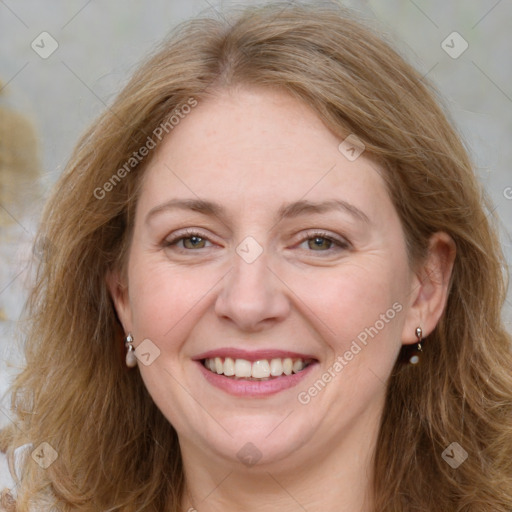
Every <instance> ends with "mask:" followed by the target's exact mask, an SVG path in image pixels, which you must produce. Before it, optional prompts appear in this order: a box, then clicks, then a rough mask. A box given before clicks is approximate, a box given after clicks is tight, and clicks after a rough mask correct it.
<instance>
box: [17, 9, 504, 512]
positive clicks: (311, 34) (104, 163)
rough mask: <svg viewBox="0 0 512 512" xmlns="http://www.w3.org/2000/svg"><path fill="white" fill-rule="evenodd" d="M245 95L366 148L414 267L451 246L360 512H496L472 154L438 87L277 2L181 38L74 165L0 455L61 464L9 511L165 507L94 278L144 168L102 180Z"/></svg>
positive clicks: (494, 319) (494, 269) (143, 398)
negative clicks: (368, 506)
mask: <svg viewBox="0 0 512 512" xmlns="http://www.w3.org/2000/svg"><path fill="white" fill-rule="evenodd" d="M244 84H246V85H258V86H263V87H279V88H281V89H283V90H285V91H287V92H288V93H289V94H291V95H293V96H294V97H296V98H299V99H300V100H302V101H303V102H305V103H306V104H308V105H309V106H311V107H312V108H313V109H315V111H316V112H317V113H318V116H319V117H320V118H321V119H322V120H323V121H324V123H325V124H326V125H327V126H328V127H329V128H330V129H331V130H332V131H333V132H334V133H336V134H338V135H339V136H340V142H341V140H343V138H344V137H346V136H347V135H348V134H349V133H353V134H355V135H357V137H359V138H360V139H361V140H362V141H363V142H364V143H365V145H366V151H367V154H368V155H370V156H371V157H372V158H374V159H375V160H376V161H377V162H379V164H380V165H381V166H382V168H383V169H384V171H385V172H384V176H385V179H386V181H387V184H388V187H389V193H390V195H391V197H392V199H393V201H394V205H395V207H396V210H397V212H398V213H399V216H400V218H401V222H402V225H403V227H404V231H405V234H406V239H407V245H408V250H409V256H410V261H411V264H414V263H415V262H418V261H420V260H421V259H422V258H423V257H424V256H425V254H426V251H427V247H428V239H429V237H430V235H432V234H433V233H435V232H437V231H444V232H446V233H448V234H449V235H450V236H451V237H452V238H453V240H454V241H455V244H456V247H457V256H456V260H455V263H454V270H453V275H452V279H451V283H450V294H449V298H448V303H447V306H446V309H445V312H444V314H443V316H442V319H441V320H440V322H439V324H438V325H437V327H436V329H435V330H434V332H432V333H431V335H430V336H428V339H427V340H426V343H425V346H428V350H425V351H424V354H423V358H422V362H421V364H420V365H418V366H412V365H409V366H408V365H404V364H402V361H401V359H399V360H397V362H396V365H395V368H394V370H393V373H392V375H391V377H390V379H389V384H388V391H387V401H386V406H385V411H384V414H383V417H382V423H381V428H380V434H379V440H378V444H377V448H376V454H375V460H374V465H375V466H374V469H375V478H374V481H373V482H372V484H373V493H374V510H375V511H378V512H400V511H403V512H406V511H407V512H411V511H426V510H428V511H429V512H435V511H439V512H440V511H443V512H447V511H458V510H467V511H470V510H471V511H473V510H474V511H477V510H478V511H479V512H485V511H489V512H490V511H493V512H510V511H511V510H512V355H511V348H510V347H511V340H510V336H509V335H508V334H507V333H506V331H505V330H504V327H503V323H502V320H501V316H500V312H501V308H502V306H503V303H504V300H505V290H506V288H505V282H504V275H503V272H504V270H503V269H504V267H505V262H504V259H503V255H502V252H501V249H500V245H499V241H498V237H497V235H496V227H495V225H494V223H495V221H493V220H492V216H491V214H489V213H488V211H489V204H488V202H487V200H486V199H485V195H484V193H483V191H482V187H481V186H480V185H479V184H478V182H477V179H476V178H475V175H474V172H473V168H472V163H471V161H470V159H469V157H468V154H467V151H466V150H465V148H464V145H463V143H462V142H461V139H460V137H459V136H458V135H457V133H456V131H455V130H454V128H453V127H452V126H451V124H450V122H449V121H448V120H447V116H446V114H445V113H443V111H442V109H441V108H440V107H439V106H438V100H437V99H436V93H435V91H434V90H433V88H432V87H431V86H430V85H429V84H427V83H426V80H423V79H422V77H421V75H420V74H419V73H418V72H417V71H415V70H414V69H413V68H412V67H411V66H410V65H408V64H407V63H406V62H404V60H403V59H402V58H401V57H400V56H399V54H398V53H397V52H395V51H394V50H393V49H392V48H391V46H390V45H389V44H388V43H386V42H384V41H383V38H382V37H381V36H380V35H376V34H375V33H374V32H373V31H372V30H370V29H368V28H367V27H365V26H364V25H363V24H361V23H360V22H358V21H356V20H354V18H353V15H352V14H351V13H348V12H346V11H345V10H344V9H342V8H340V7H339V6H338V5H337V4H335V3H332V4H330V5H328V4H326V3H322V6H318V5H313V4H312V3H311V4H297V3H293V4H290V3H287V2H274V3H272V4H270V5H266V6H260V7H251V8H247V9H245V10H244V11H243V12H241V13H234V14H233V16H232V17H231V18H229V19H228V20H227V21H219V20H217V19H213V18H200V19H199V18H198V19H194V20H191V21H189V22H187V23H185V24H183V25H181V26H180V27H179V28H178V29H176V30H175V31H174V33H173V34H172V36H171V38H170V39H169V40H168V41H167V42H165V44H163V46H162V47H161V48H160V49H159V50H158V52H157V53H155V55H153V56H152V57H151V58H149V59H148V60H147V61H146V62H145V63H144V64H143V65H142V66H141V67H140V68H139V70H138V71H137V72H136V73H135V74H134V76H133V77H132V79H131V81H130V82H129V83H128V85H127V86H126V87H125V89H124V90H123V91H122V92H121V93H120V95H119V96H118V97H117V98H116V100H115V101H114V103H113V104H112V105H111V106H110V108H109V109H108V110H107V111H106V112H105V113H104V114H103V115H102V116H101V117H100V118H99V120H98V121H97V122H95V123H94V125H93V126H92V127H91V128H90V129H89V130H88V132H87V133H86V134H85V135H84V137H83V138H82V139H81V140H80V142H79V144H78V146H77V148H76V150H75V151H74V153H73V155H72V157H71V160H70V162H69V164H68V166H67V169H66V170H65V172H64V173H63V175H62V177H61V179H60V180H59V182H58V184H57V187H56V189H55V192H54V193H53V195H52V197H51V199H50V201H49V202H48V205H47V208H46V211H45V212H44V216H43V222H42V227H41V231H40V233H39V238H40V240H41V239H42V240H43V241H44V243H42V247H45V248H46V251H47V254H46V257H45V258H42V259H41V263H40V265H39V268H38V272H37V281H36V285H35V287H34V290H33V292H32V295H31V297H30V301H29V309H28V311H29V316H28V320H29V331H28V335H27V340H26V358H27V366H26V369H25V370H24V371H23V372H22V373H21V374H20V375H19V376H18V377H17V379H16V381H15V382H14V385H13V402H12V407H13V411H14V412H15V413H16V416H17V421H18V423H17V425H18V428H17V429H15V430H14V431H11V433H10V435H11V437H12V439H10V444H11V445H12V446H17V445H21V444H23V443H25V442H28V441H30V442H31V443H33V445H34V446H35V447H36V446H38V445H39V444H40V443H43V442H47V443H49V444H50V445H51V446H52V447H53V448H54V449H55V450H56V452H57V453H58V458H57V459H56V460H55V462H53V464H51V465H50V466H49V467H48V468H47V469H41V468H40V467H39V466H38V465H37V464H35V463H34V462H33V461H32V460H31V459H30V458H28V462H27V463H26V464H24V465H23V468H22V478H21V481H20V483H19V486H18V489H17V492H18V500H17V503H18V504H17V507H18V510H20V511H25V510H27V506H28V504H29V503H30V502H35V501H36V500H37V499H40V500H41V501H43V500H45V499H46V500H51V496H53V495H54V496H55V499H56V503H57V504H58V506H60V508H61V509H62V510H69V511H74V510H80V511H91V512H92V511H94V512H96V511H97V510H110V511H114V510H123V511H127V512H128V511H134V512H135V511H140V510H145V511H154V512H161V511H162V510H172V511H178V510H179V508H180V505H181V498H182V493H183V471H182V463H181V457H180V451H179V445H178V439H177V435H176V432H175V430H174V429H173V427H172V425H170V424H169V422H168V421H167V420H166V419H165V418H164V417H163V415H162V414H161V413H160V411H159V410H158V409H157V407H156V406H155V404H154V403H153V401H152V399H151V397H150V396H149V394H148V392H147V391H146V389H145V387H144V384H143V382H142V379H141V377H140V374H139V372H137V371H133V372H128V371H127V370H126V368H125V366H124V361H123V357H122V339H123V335H124V333H123V331H122V329H121V326H120V323H119V321H118V319H117V317H116V315H115V312H114V309H113V306H112V302H111V299H110V297H109V294H108V291H107V287H106V283H105V276H106V274H107V272H108V270H109V269H112V268H120V269H123V268H124V264H125V261H126V256H127V250H128V245H129V241H130V236H131V228H132V226H133V212H134V208H135V204H136V201H137V195H138V190H139V185H140V181H141V176H142V174H143V172H144V168H145V166H146V165H147V162H148V160H149V158H150V156H149V157H148V158H146V159H145V160H144V161H143V162H141V163H140V164H139V165H136V166H134V167H133V168H131V167H130V170H129V172H128V171H127V172H126V173H122V174H123V177H122V179H120V180H117V179H115V180H114V179H112V177H113V175H114V174H115V173H117V170H118V169H121V168H123V166H124V165H125V164H126V162H127V161H129V159H130V157H131V156H132V155H133V153H134V152H137V151H139V149H140V148H141V147H142V146H144V145H145V144H147V141H148V137H153V136H154V131H155V129H156V128H157V127H158V126H160V125H161V124H162V123H165V122H166V120H167V119H168V118H169V115H170V114H172V113H173V112H174V111H176V109H178V110H179V109H180V108H181V106H182V105H185V104H186V103H187V102H189V101H190V99H191V98H194V99H195V100H197V101H198V102H199V103H200V102H201V98H204V96H205V94H207V91H211V90H215V89H216V88H217V89H218V88H223V87H230V86H235V85H244ZM192 115H193V114H192ZM169 133H170V130H169ZM170 136H172V133H171V135H170ZM125 170H126V168H125ZM109 180H112V181H111V185H112V186H106V187H105V186H104V184H106V183H107V182H108V181H109ZM114 183H115V184H114ZM98 188H100V189H102V190H104V191H106V192H105V195H104V197H102V198H98V196H102V195H103V193H99V192H98ZM40 243H41V242H40ZM404 350H405V349H404ZM454 442H457V443H458V444H459V445H460V446H461V447H462V448H463V449H464V450H465V451H466V452H467V453H468V458H467V460H466V461H465V462H464V463H463V464H461V465H460V466H459V467H458V468H457V469H454V468H452V467H451V466H450V465H449V464H448V463H447V462H446V461H445V460H444V459H443V457H442V453H443V451H444V450H445V449H446V448H447V447H448V446H449V445H451V443H454Z"/></svg>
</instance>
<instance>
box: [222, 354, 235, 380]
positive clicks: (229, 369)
mask: <svg viewBox="0 0 512 512" xmlns="http://www.w3.org/2000/svg"><path fill="white" fill-rule="evenodd" d="M224 375H226V376H227V377H232V376H233V375H235V361H233V359H231V357H226V359H224Z"/></svg>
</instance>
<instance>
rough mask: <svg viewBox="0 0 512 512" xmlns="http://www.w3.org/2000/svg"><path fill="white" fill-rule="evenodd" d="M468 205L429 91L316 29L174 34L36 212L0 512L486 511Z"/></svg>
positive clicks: (393, 66)
mask: <svg viewBox="0 0 512 512" xmlns="http://www.w3.org/2000/svg"><path fill="white" fill-rule="evenodd" d="M481 197H482V190H481V187H480V186H479V185H478V182H477V180H476V178H475V176H474V173H473V171H472V164H471V162H470V161H469V159H468V156H467V154H466V152H465V150H464V148H463V145H462V144H461V142H460V140H459V138H458V136H457V134H456V133H455V131H454V130H453V128H452V127H451V126H450V124H449V123H448V121H447V120H446V116H445V115H444V114H443V112H442V111H441V110H440V108H439V107H438V105H437V104H436V101H435V100H434V94H433V93H432V92H431V91H430V88H429V86H427V85H425V84H424V81H423V80H422V79H421V77H420V75H419V74H418V73H417V72H416V71H414V70H413V69H412V68H411V67H410V66H409V65H408V64H406V63H405V62H404V61H403V60H402V59H401V57H399V56H398V55H397V53H395V52H394V51H393V50H392V49H391V48H390V47H389V46H388V45H387V44H386V43H385V42H383V41H382V40H381V39H380V37H378V36H376V35H374V34H373V33H372V32H371V31H369V30H368V29H367V28H365V27H363V26H361V25H360V24H359V23H357V22H355V21H353V19H352V18H351V16H350V15H349V14H347V13H346V12H345V11H343V10H341V9H340V8H339V7H337V6H336V5H334V4H333V5H331V6H324V7H322V8H319V7H318V6H314V5H313V4H311V5H300V6H299V5H295V4H293V5H290V4H288V3H274V4H272V5H269V6H266V7H253V8H250V9H247V10H245V11H244V12H243V13H241V14H239V15H237V16H236V17H234V18H233V19H230V20H229V21H226V22H220V21H216V20H212V19H198V20H193V21H191V22H189V23H186V24H185V25H183V26H182V27H181V28H180V29H179V30H177V31H176V32H175V34H174V35H173V37H172V38H171V39H170V40H169V42H167V43H166V44H165V45H164V46H163V47H162V49H161V50H160V51H159V52H158V53H157V54H156V55H154V56H153V57H152V58H151V59H149V60H148V61H147V62H146V63H144V65H143V66H142V67H141V68H140V69H139V70H138V71H137V72H136V73H135V75H134V77H133V78H132V80H131V81H130V83H129V84H128V85H127V86H126V88H125V89H124V90H123V91H122V92H121V94H120V95H119V97H118V98H117V99H116V101H115V102H114V104H113V105H112V107H111V108H110V109H109V110H108V111H107V112H106V113H105V114H104V115H103V116H102V117H101V118H100V119H99V120H98V122H97V123H95V125H94V126H93V127H92V128H91V129H90V130H89V132H88V133H87V134H86V135H85V136H84V138H83V139H82V140H81V141H80V143H79V145H78V147H77V149H76V151H75V153H74V155H73V157H72V159H71V162H70V164H69V166H68V169H67V171H66V172H65V173H64V175H63V176H62V178H61V180H60V182H59V184H58V186H57V188H56V191H55V193H54V195H53V197H52V198H51V200H50V202H49V203H48V208H47V211H46V212H45V215H44V222H43V229H42V231H41V234H40V236H41V237H45V238H44V239H45V240H50V241H51V246H52V252H51V254H50V255H48V258H46V259H45V258H43V259H42V260H43V264H42V265H41V267H40V269H39V274H38V280H37V285H36V287H35V289H34V292H33V294H32V296H31V300H30V311H31V316H30V320H31V322H32V323H31V331H30V334H29V336H28V340H27V348H26V354H27V368H26V370H25V371H24V372H23V373H21V374H20V376H19V377H18V378H17V380H16V382H15V383H14V395H13V410H14V411H15V412H16V414H17V417H18V422H19V423H18V427H19V428H17V429H12V430H11V431H10V433H9V435H7V434H4V436H5V437H6V438H7V437H9V438H8V439H7V441H8V444H9V446H10V447H11V448H10V453H11V454H12V456H13V457H12V458H14V455H16V457H17V459H18V462H17V463H16V464H14V463H13V466H15V473H16V474H19V476H20V481H19V484H18V487H17V507H18V508H17V509H18V510H27V509H28V507H29V505H33V506H34V507H35V506H39V507H40V509H42V510H47V509H48V510H49V509H50V507H51V506H52V504H55V506H56V508H57V509H62V510H87V511H88V510H91V511H92V510H94V511H97V510H123V511H135V510H147V511H164V510H169V511H184V510H198V511H203V510H204V511H213V510H249V511H250V510H257V509H258V510H261V509H265V510H269V511H270V510H278V509H279V510H281V511H282V510H312V511H313V510H330V511H345V510H347V511H348V510H350V511H355V510H357V511H364V512H367V511H389V512H397V511H404V512H405V511H412V510H425V511H426V510H428V511H430V512H431V511H452V510H453V511H455V510H468V511H469V510H478V511H491V510H492V511H502V512H505V511H510V510H512V483H511V482H512V427H511V419H512V391H511V390H512V372H511V368H512V364H511V362H512V356H511V352H510V336H509V335H507V333H506V332H505V330H504V328H503V325H502V322H501V319H500V309H501V307H502V304H503V301H504V293H505V291H504V290H505V288H504V282H503V276H502V265H504V261H503V257H502V255H501V251H500V246H499V242H498V239H497V236H496V233H495V230H494V227H493V226H491V225H490V220H489V218H488V216H487V215H486V211H485V209H484V207H485V206H486V203H485V204H482V202H481ZM20 446H22V447H24V450H25V452H24V453H25V456H22V453H23V452H20V451H18V452H14V449H15V447H20Z"/></svg>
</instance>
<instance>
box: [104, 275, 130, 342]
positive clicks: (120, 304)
mask: <svg viewBox="0 0 512 512" xmlns="http://www.w3.org/2000/svg"><path fill="white" fill-rule="evenodd" d="M105 280H106V282H107V287H108V290H109V292H110V296H111V297H112V301H113V302H114V307H115V309H116V312H117V316H118V318H119V321H120V322H121V324H122V326H123V329H124V332H125V333H128V332H131V330H132V314H131V308H130V300H129V296H128V283H127V279H126V278H123V277H122V276H121V273H120V272H119V271H117V270H115V271H113V270H112V271H111V270H109V271H108V272H107V275H106V277H105Z"/></svg>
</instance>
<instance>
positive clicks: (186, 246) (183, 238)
mask: <svg viewBox="0 0 512 512" xmlns="http://www.w3.org/2000/svg"><path fill="white" fill-rule="evenodd" d="M207 244H210V245H211V242H210V241H209V240H208V238H206V237H205V236H204V235H203V234H202V233H199V232H195V231H185V232H181V233H178V234H176V235H173V236H172V237H171V238H166V239H165V240H164V241H163V244H162V245H163V246H164V247H177V248H178V249H183V250H194V249H205V248H207V247H209V246H208V245H207Z"/></svg>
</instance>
